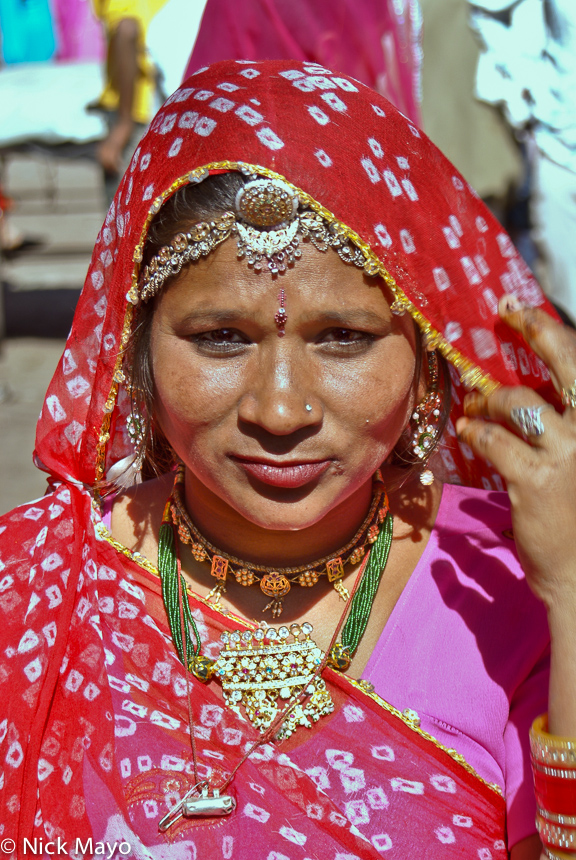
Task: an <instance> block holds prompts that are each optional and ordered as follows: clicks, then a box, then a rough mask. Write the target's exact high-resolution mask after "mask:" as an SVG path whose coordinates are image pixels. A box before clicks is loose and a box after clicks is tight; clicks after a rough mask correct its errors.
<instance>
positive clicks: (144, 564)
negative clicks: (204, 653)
mask: <svg viewBox="0 0 576 860" xmlns="http://www.w3.org/2000/svg"><path fill="white" fill-rule="evenodd" d="M94 507H95V511H96V512H97V513H96V517H99V508H98V506H97V505H96V504H95V505H94ZM94 529H95V532H96V535H97V537H98V538H100V539H101V540H102V539H103V540H105V541H106V542H107V543H108V544H110V546H111V547H113V549H115V550H116V552H119V553H120V554H121V555H123V556H125V557H126V558H129V559H130V560H131V561H133V562H134V563H135V564H137V565H138V566H139V567H141V568H143V569H144V570H146V571H147V572H148V573H150V574H152V576H155V577H156V578H157V579H160V571H159V570H158V568H157V567H156V565H154V564H152V562H151V561H149V560H148V559H147V558H146V557H145V556H143V555H142V553H140V552H133V551H132V550H130V549H128V547H126V546H124V544H122V543H120V541H117V540H115V538H113V537H112V535H111V534H110V532H109V531H108V529H107V528H106V526H105V525H104V523H103V522H102V521H101V520H100V521H98V520H97V521H96V523H95V525H94ZM186 591H187V593H188V595H189V596H190V597H191V598H192V599H193V600H196V601H197V602H198V603H202V604H204V606H207V607H208V608H209V609H211V610H212V612H216V613H217V614H219V615H221V616H222V619H223V620H225V621H227V622H232V623H233V624H238V625H240V626H241V627H246V629H256V628H257V627H258V624H257V623H256V622H255V621H247V620H246V618H242V617H241V616H239V615H235V614H234V613H233V612H229V611H228V610H224V611H223V609H222V607H221V606H220V605H219V604H217V603H211V602H210V601H209V600H206V599H205V598H203V597H200V595H199V594H196V592H195V591H193V590H192V589H191V588H190V586H189V585H188V583H186ZM329 671H330V672H333V671H334V670H333V669H329ZM335 674H337V675H339V676H340V677H343V678H344V679H345V680H346V681H348V682H349V683H350V684H351V685H352V686H353V687H354V689H355V690H357V691H359V692H360V693H362V695H364V696H368V698H369V699H371V700H372V701H373V702H375V703H376V704H377V705H378V706H379V707H381V708H384V710H385V711H388V712H389V713H390V714H392V715H393V716H394V717H397V718H398V719H399V720H402V722H403V723H404V724H405V725H406V726H408V728H410V729H412V731H414V732H416V733H417V734H418V735H420V737H422V738H424V739H425V740H427V741H430V742H431V743H433V744H434V746H435V747H437V748H438V749H439V750H442V752H444V753H446V755H448V756H450V758H451V759H453V760H454V761H455V762H456V763H457V764H459V765H461V766H462V767H463V768H464V770H465V771H467V773H469V774H471V775H472V776H474V777H476V779H478V780H480V782H481V783H482V784H483V785H485V786H487V788H489V789H491V790H492V791H493V792H494V793H495V794H498V795H499V796H500V797H503V792H502V789H501V788H500V786H499V785H498V784H497V783H495V782H487V781H486V780H485V779H483V778H482V777H481V776H480V774H479V773H477V771H475V770H474V768H473V767H472V765H471V764H468V762H467V761H466V759H465V758H464V756H463V755H461V754H460V753H459V752H456V750H455V749H451V748H449V747H445V746H444V744H441V743H440V741H437V740H436V738H435V737H434V736H433V735H431V734H429V733H428V732H425V731H424V729H421V728H420V727H419V726H418V724H417V722H415V720H414V719H413V718H410V717H409V716H407V714H406V713H402V711H399V710H397V708H395V707H394V706H393V705H389V704H388V702H386V701H385V700H384V699H381V698H380V696H379V695H378V694H377V693H375V692H373V691H372V690H370V689H367V687H366V682H365V681H356V680H354V678H350V677H349V676H348V675H341V674H340V673H339V672H336V673H335Z"/></svg>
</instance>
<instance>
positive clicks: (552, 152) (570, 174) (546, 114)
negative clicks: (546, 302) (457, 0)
mask: <svg viewBox="0 0 576 860" xmlns="http://www.w3.org/2000/svg"><path fill="white" fill-rule="evenodd" d="M471 15H472V23H473V25H474V27H475V28H476V30H477V31H478V33H479V34H480V36H481V39H482V41H483V43H484V46H485V51H484V53H483V54H482V56H481V58H480V62H479V66H478V75H477V94H478V97H479V98H480V99H483V100H485V101H487V102H490V103H492V104H496V105H501V106H503V108H504V111H505V115H506V117H507V119H508V121H509V123H510V125H511V126H512V128H513V129H514V130H515V131H516V132H517V134H518V135H519V137H520V138H521V139H523V140H524V142H525V151H526V155H527V159H528V171H529V175H528V182H529V185H530V191H531V201H530V214H531V220H532V225H533V238H534V240H535V242H536V245H537V248H538V251H539V252H540V255H541V259H542V264H540V265H538V268H537V273H538V276H539V277H540V279H541V281H542V284H543V286H544V288H545V290H546V292H547V293H548V295H549V296H550V297H551V299H552V300H553V301H554V302H555V303H557V304H558V305H559V306H560V308H561V309H563V310H564V311H565V312H567V313H568V314H569V316H570V317H571V318H572V321H573V322H574V321H576V242H575V241H574V237H575V235H576V3H574V0H516V2H510V0H474V4H473V7H472V12H471Z"/></svg>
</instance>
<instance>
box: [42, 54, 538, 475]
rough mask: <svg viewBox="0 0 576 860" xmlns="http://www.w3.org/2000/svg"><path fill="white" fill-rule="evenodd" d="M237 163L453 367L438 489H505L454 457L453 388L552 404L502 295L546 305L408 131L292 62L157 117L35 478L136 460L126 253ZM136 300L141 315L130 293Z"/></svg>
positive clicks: (457, 453)
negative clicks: (271, 186) (183, 199)
mask: <svg viewBox="0 0 576 860" xmlns="http://www.w3.org/2000/svg"><path fill="white" fill-rule="evenodd" d="M246 164H248V165H250V166H251V167H250V169H251V170H253V171H254V172H259V173H262V174H264V175H268V176H276V175H278V176H281V177H282V178H284V179H286V180H287V181H288V182H289V183H291V184H292V185H293V186H296V187H297V188H299V189H301V190H302V191H303V192H305V193H306V194H307V195H309V197H310V199H311V204H312V205H313V206H314V207H315V208H317V209H319V210H321V211H322V212H324V214H325V215H326V216H327V217H328V218H329V219H332V218H335V219H337V220H339V221H340V222H341V223H342V224H343V225H345V227H346V231H347V233H348V235H349V237H351V238H352V239H353V241H355V242H356V244H358V245H359V246H360V247H361V248H363V249H364V250H365V252H366V254H367V255H368V256H371V257H372V258H373V260H374V262H375V264H376V266H377V267H378V268H379V270H380V271H381V274H382V276H383V277H384V278H385V280H386V281H387V283H388V285H389V286H390V287H391V289H392V291H393V292H394V294H395V295H396V297H397V298H399V299H400V300H401V301H403V302H404V304H405V306H406V308H407V310H408V312H409V313H410V314H411V315H412V316H413V317H414V319H415V320H416V321H417V323H418V325H419V326H420V328H421V329H422V331H423V332H424V333H425V334H426V335H427V337H428V340H429V342H432V343H434V344H435V345H437V347H438V348H439V349H440V350H441V351H442V353H443V354H444V355H445V356H446V357H447V358H448V359H449V361H450V362H452V364H453V366H454V370H455V372H454V373H453V382H454V407H453V416H452V419H453V420H452V421H450V422H449V424H448V432H447V434H446V444H445V445H444V447H443V448H442V452H441V453H442V458H443V461H444V462H443V466H444V470H445V472H446V473H447V477H448V479H449V480H453V481H458V480H459V481H464V482H465V483H470V484H477V485H478V484H480V485H482V484H484V486H486V487H490V486H492V487H496V488H500V487H501V486H502V484H501V480H500V478H499V476H497V475H495V474H494V473H493V472H492V470H490V469H489V468H488V467H486V466H485V465H484V464H481V463H479V462H478V461H477V460H475V458H474V457H473V455H472V452H471V451H470V450H469V449H468V448H464V449H463V450H461V449H459V448H458V446H457V443H456V440H455V435H454V418H455V417H456V416H457V414H458V413H459V407H460V402H461V397H462V394H463V391H462V390H461V387H460V379H463V380H464V381H465V383H466V384H467V385H469V386H477V387H479V388H481V389H483V390H485V391H490V390H491V389H492V388H493V387H494V386H495V385H496V384H498V383H502V384H508V385H514V384H518V383H522V384H525V385H528V386H532V387H534V388H537V389H538V390H541V391H542V392H543V393H544V394H545V396H546V393H547V392H548V396H551V388H550V386H549V385H548V386H547V383H548V380H549V375H548V373H547V371H546V369H545V367H544V366H543V364H542V362H541V361H540V360H539V359H538V358H537V357H536V356H535V355H534V354H532V353H530V351H529V350H528V349H527V348H526V347H525V345H523V344H522V342H520V341H519V339H518V338H517V337H516V336H515V335H514V334H513V333H512V332H511V331H509V330H508V328H507V327H506V326H504V325H503V324H502V323H501V322H500V321H499V318H498V315H497V304H498V299H499V298H500V296H502V295H503V294H504V293H513V294H515V295H517V296H518V297H519V298H520V299H521V300H522V301H524V302H526V303H528V304H530V305H545V304H546V301H545V299H544V296H543V295H542V292H541V291H540V288H539V287H538V285H537V283H536V282H535V280H534V278H533V277H532V275H531V273H530V271H529V270H528V268H527V266H526V265H525V263H524V262H523V260H522V259H521V258H520V256H519V255H518V253H517V252H516V250H515V248H514V246H513V245H512V242H511V241H510V239H509V237H508V236H507V235H506V233H505V232H504V231H503V230H502V228H501V226H500V225H499V224H498V223H497V221H495V219H494V218H493V217H492V216H491V215H490V213H489V212H488V210H487V209H486V207H485V206H484V204H483V203H482V202H481V201H480V200H479V199H478V197H477V195H476V194H475V192H474V190H473V189H472V188H471V187H470V186H469V185H468V184H467V183H466V182H465V181H464V179H463V178H462V177H461V176H460V175H459V174H458V173H457V171H456V170H455V169H454V168H453V167H452V165H451V164H450V163H449V162H448V161H447V160H446V159H445V158H444V156H443V155H442V154H441V153H440V152H439V151H438V150H437V149H436V147H435V146H434V145H433V144H432V143H431V142H430V141H429V140H428V139H427V138H426V137H425V136H424V134H423V133H422V132H421V131H420V130H419V129H418V128H416V126H415V125H414V124H413V123H412V122H411V121H410V120H408V119H407V118H406V117H405V116H403V115H402V114H401V113H399V111H397V110H396V109H395V108H394V107H393V106H392V105H391V104H390V103H389V102H387V101H386V100H385V99H384V98H382V97H381V96H379V95H377V94H376V93H374V92H372V91H371V90H369V89H367V88H366V87H364V86H363V85H362V84H360V83H358V82H357V81H354V80H352V79H351V78H348V77H345V76H343V75H340V74H334V73H332V72H330V71H328V70H327V69H324V68H322V67H319V66H317V65H310V64H306V63H304V64H302V63H298V62H292V61H287V62H284V61H278V62H261V63H258V62H255V63H252V62H246V61H239V62H232V61H229V62H223V63H217V64H215V65H213V66H211V67H209V68H208V69H203V70H200V71H199V72H197V73H196V74H195V75H193V76H192V77H191V78H189V79H188V80H187V81H186V83H185V85H183V86H182V87H181V88H180V89H179V90H177V91H176V92H175V93H174V94H173V95H172V96H171V97H170V98H169V99H168V100H167V102H166V103H165V104H164V106H163V107H162V109H161V110H160V111H159V113H158V115H157V116H156V118H155V119H154V121H153V123H152V125H151V127H150V130H149V131H148V133H147V134H146V136H145V137H144V138H143V140H142V142H141V144H140V146H139V147H138V149H137V151H136V152H135V154H134V157H133V159H132V162H131V165H130V168H129V170H128V171H127V173H126V175H125V177H124V179H123V180H122V183H121V185H120V188H119V190H118V193H117V195H116V199H115V201H114V204H113V205H112V207H111V208H110V211H109V212H108V215H107V217H106V222H105V224H104V226H103V228H102V230H101V232H100V234H99V236H98V240H97V243H96V247H95V250H94V255H93V257H92V263H91V266H90V270H89V272H88V277H87V280H86V284H85V287H84V291H83V293H82V296H81V299H80V302H79V305H78V309H77V313H76V317H75V319H74V324H73V327H72V331H71V334H70V337H69V340H68V344H67V348H66V351H65V353H64V355H63V358H62V361H61V363H60V365H59V367H58V369H57V371H56V374H55V376H54V379H53V380H52V383H51V385H50V389H49V391H48V394H47V397H46V402H45V406H44V409H43V411H42V416H41V419H40V422H39V424H38V435H37V454H38V457H39V459H40V460H41V462H42V463H43V464H44V466H45V468H46V469H47V470H49V471H50V472H51V473H53V474H54V475H56V476H59V477H61V478H64V479H70V480H73V481H78V482H82V483H84V484H88V485H92V484H93V483H94V481H95V480H99V479H101V478H102V477H104V475H105V473H106V471H107V470H108V469H109V467H110V466H111V465H112V464H113V463H114V462H116V461H117V460H119V459H120V458H122V457H124V456H126V455H127V454H128V453H129V452H130V450H131V448H130V443H129V440H128V438H127V434H126V429H125V426H126V416H127V412H128V406H129V404H128V397H127V396H126V394H125V391H124V388H123V387H122V350H123V347H124V346H125V345H126V343H127V341H128V339H129V336H130V325H131V315H132V305H131V304H130V301H129V297H128V293H129V290H130V288H131V285H132V284H133V283H134V282H135V279H136V278H137V276H138V271H139V263H138V262H135V260H134V258H135V250H134V249H135V248H141V247H142V244H143V242H144V239H145V235H146V229H147V225H148V223H149V222H150V220H151V218H152V217H153V216H154V214H155V213H156V212H157V211H158V210H159V209H160V207H161V205H162V203H163V202H164V201H165V200H166V199H167V198H168V197H169V196H170V195H171V194H173V193H174V191H175V190H176V189H177V188H179V187H181V186H182V185H184V184H186V183H187V182H197V181H201V179H202V178H203V177H204V176H205V175H206V170H209V171H222V170H235V169H239V167H241V166H242V165H246ZM136 258H138V254H136ZM131 296H132V299H133V300H134V301H137V292H136V291H135V289H134V290H133V292H132V294H131Z"/></svg>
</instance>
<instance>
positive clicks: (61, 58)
mask: <svg viewBox="0 0 576 860" xmlns="http://www.w3.org/2000/svg"><path fill="white" fill-rule="evenodd" d="M50 6H51V9H52V18H53V23H54V29H55V31H56V43H57V48H56V55H55V57H54V59H55V60H57V61H58V62H66V61H69V60H98V61H99V62H102V61H103V60H104V58H105V56H106V42H105V39H104V33H103V32H102V25H101V24H100V23H99V21H98V20H97V18H96V17H95V15H94V13H93V11H92V5H91V3H90V0H51V3H50Z"/></svg>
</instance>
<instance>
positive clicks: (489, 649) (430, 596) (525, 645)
mask: <svg viewBox="0 0 576 860" xmlns="http://www.w3.org/2000/svg"><path fill="white" fill-rule="evenodd" d="M510 528H511V521H510V506H509V502H508V496H507V494H506V493H498V492H492V491H485V490H473V489H469V488H467V487H459V486H455V485H451V484H446V485H445V486H444V490H443V494H442V501H441V504H440V510H439V512H438V516H437V519H436V524H435V526H434V529H433V531H432V534H431V536H430V540H429V542H428V545H427V546H426V549H425V550H424V553H423V555H422V557H421V558H420V561H419V563H418V565H417V567H416V569H415V570H414V573H413V574H412V576H411V577H410V580H409V582H408V584H407V585H406V587H405V589H404V591H403V592H402V594H401V596H400V599H399V600H398V603H397V604H396V606H395V608H394V610H393V612H392V614H391V616H390V618H389V620H388V623H387V624H386V627H385V629H384V631H383V632H382V635H381V636H380V639H379V641H378V644H377V646H376V648H375V649H374V652H373V654H372V656H371V657H370V660H369V661H368V665H367V666H366V669H365V671H364V675H363V677H364V678H365V679H366V680H369V681H371V682H372V683H373V684H374V687H375V690H376V692H377V693H378V695H380V696H381V697H382V698H383V699H385V700H386V701H387V702H389V703H390V704H392V705H394V706H395V707H396V708H398V709H399V710H404V709H405V708H412V709H413V710H415V711H417V712H418V715H419V716H420V720H421V727H422V728H423V729H424V730H425V731H427V732H429V733H430V734H431V735H433V736H434V737H435V738H436V739H437V740H438V741H440V743H442V744H443V745H444V746H447V747H452V748H454V749H456V750H457V751H458V752H459V753H461V754H462V755H463V756H464V757H465V759H466V761H467V762H468V763H469V764H471V765H472V766H473V767H474V768H475V770H476V771H477V772H478V773H479V774H480V776H482V777H483V778H484V779H485V780H487V781H488V782H495V783H498V785H500V786H501V787H502V788H503V789H504V792H505V796H506V803H507V807H508V845H509V847H510V848H511V847H512V846H513V845H514V844H515V843H516V842H518V841H519V840H521V839H524V838H525V837H526V836H530V835H532V834H533V833H534V832H535V826H534V817H535V802H534V792H533V785H532V775H531V771H530V757H529V745H528V731H529V728H530V725H531V723H532V721H533V720H534V718H535V717H536V716H538V715H539V714H541V713H543V712H544V711H546V710H547V702H548V674H549V634H548V626H547V621H546V612H545V610H544V607H543V605H542V604H541V603H540V602H539V601H538V600H537V599H536V598H535V597H534V596H533V595H532V592H531V591H530V590H529V588H528V585H527V584H526V580H525V578H524V574H523V572H522V569H521V567H520V564H519V562H518V557H517V555H516V551H515V545H514V541H513V540H512V539H511V537H510V536H509V534H507V532H508V530H509V529H510ZM385 576H386V573H384V577H385Z"/></svg>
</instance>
